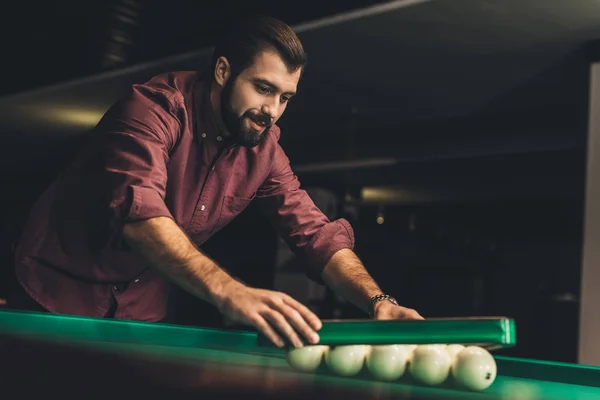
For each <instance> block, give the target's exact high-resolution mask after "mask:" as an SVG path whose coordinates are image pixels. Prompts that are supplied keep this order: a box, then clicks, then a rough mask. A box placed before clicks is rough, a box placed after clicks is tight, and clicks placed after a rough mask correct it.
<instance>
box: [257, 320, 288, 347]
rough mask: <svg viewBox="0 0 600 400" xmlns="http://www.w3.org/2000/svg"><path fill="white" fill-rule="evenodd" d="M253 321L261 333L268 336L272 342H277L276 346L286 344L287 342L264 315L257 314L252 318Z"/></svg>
mask: <svg viewBox="0 0 600 400" xmlns="http://www.w3.org/2000/svg"><path fill="white" fill-rule="evenodd" d="M251 322H252V324H254V326H255V327H256V329H257V330H258V331H259V332H260V333H262V334H263V335H265V337H266V338H268V339H269V340H270V341H271V342H273V344H275V346H277V347H283V346H285V342H284V341H283V339H282V338H281V336H279V335H278V334H277V332H275V330H274V329H273V328H272V327H271V325H269V324H268V323H267V321H265V319H264V318H263V317H262V316H260V315H257V316H256V317H254V318H252V319H251Z"/></svg>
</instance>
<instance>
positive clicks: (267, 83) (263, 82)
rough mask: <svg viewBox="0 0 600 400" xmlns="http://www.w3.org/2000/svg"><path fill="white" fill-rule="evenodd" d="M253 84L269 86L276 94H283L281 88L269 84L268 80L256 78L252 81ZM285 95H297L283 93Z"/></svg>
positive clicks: (294, 93)
mask: <svg viewBox="0 0 600 400" xmlns="http://www.w3.org/2000/svg"><path fill="white" fill-rule="evenodd" d="M252 82H254V83H257V84H261V85H264V86H268V87H269V88H271V90H273V91H275V92H281V89H279V88H278V87H277V85H275V84H273V83H271V82H269V81H268V80H266V79H262V78H254V79H252ZM283 94H287V95H290V96H294V95H296V92H285V93H283Z"/></svg>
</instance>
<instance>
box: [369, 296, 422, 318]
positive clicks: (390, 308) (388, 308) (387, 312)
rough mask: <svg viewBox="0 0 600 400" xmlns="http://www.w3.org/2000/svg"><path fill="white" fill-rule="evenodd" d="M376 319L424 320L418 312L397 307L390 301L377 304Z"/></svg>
mask: <svg viewBox="0 0 600 400" xmlns="http://www.w3.org/2000/svg"><path fill="white" fill-rule="evenodd" d="M374 311H375V312H374V319H382V320H385V319H413V320H424V319H425V318H423V317H422V316H421V315H420V314H419V313H418V312H416V311H415V310H413V309H412V308H406V307H402V306H397V305H395V304H393V303H391V302H389V301H385V300H384V301H380V302H379V303H377V304H375V310H374Z"/></svg>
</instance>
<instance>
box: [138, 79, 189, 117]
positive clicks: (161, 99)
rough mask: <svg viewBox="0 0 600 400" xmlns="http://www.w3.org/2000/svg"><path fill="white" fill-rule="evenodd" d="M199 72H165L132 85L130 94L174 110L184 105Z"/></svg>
mask: <svg viewBox="0 0 600 400" xmlns="http://www.w3.org/2000/svg"><path fill="white" fill-rule="evenodd" d="M198 77H199V74H198V72H195V71H177V72H167V73H164V74H159V75H155V76H153V77H152V78H150V79H149V80H147V81H146V82H144V83H140V84H134V85H133V86H132V96H133V97H136V96H141V97H143V98H144V99H145V100H148V101H150V102H152V103H154V104H156V105H157V106H159V107H163V108H166V109H167V110H169V111H171V112H176V111H177V110H179V109H181V108H182V107H184V106H185V99H186V98H187V97H188V96H189V95H191V93H192V91H193V87H194V83H195V82H196V81H197V80H198Z"/></svg>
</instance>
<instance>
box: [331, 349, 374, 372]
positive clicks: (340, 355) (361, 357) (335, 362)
mask: <svg viewBox="0 0 600 400" xmlns="http://www.w3.org/2000/svg"><path fill="white" fill-rule="evenodd" d="M369 351H370V346H369V345H347V346H335V347H333V346H332V347H330V348H329V349H328V350H327V351H326V352H325V364H326V365H327V367H328V368H329V370H331V371H332V372H333V373H335V374H336V375H339V376H353V375H356V374H358V373H359V372H360V371H361V369H362V368H363V366H364V363H365V359H366V357H367V354H368V353H369Z"/></svg>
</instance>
